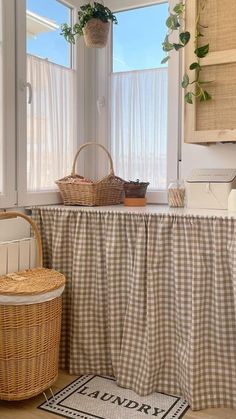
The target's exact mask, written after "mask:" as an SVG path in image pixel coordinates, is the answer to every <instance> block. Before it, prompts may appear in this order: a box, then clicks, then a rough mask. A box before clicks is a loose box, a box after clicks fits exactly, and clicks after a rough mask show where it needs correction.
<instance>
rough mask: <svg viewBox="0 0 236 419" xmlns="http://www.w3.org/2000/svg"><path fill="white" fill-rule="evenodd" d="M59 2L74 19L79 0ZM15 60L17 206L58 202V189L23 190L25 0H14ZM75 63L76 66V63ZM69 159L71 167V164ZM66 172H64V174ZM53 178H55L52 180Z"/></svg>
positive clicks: (80, 79) (79, 56)
mask: <svg viewBox="0 0 236 419" xmlns="http://www.w3.org/2000/svg"><path fill="white" fill-rule="evenodd" d="M60 2H61V3H62V4H64V5H66V6H69V7H71V8H73V10H72V21H73V22H75V21H76V17H77V11H78V9H79V7H80V5H81V4H82V1H80V0H69V1H62V0H60ZM16 16H17V18H16V22H17V23H16V34H17V36H16V39H17V45H16V62H17V194H18V206H28V205H44V204H57V203H61V202H62V200H61V196H60V194H59V192H58V191H57V190H56V189H57V188H56V186H55V191H39V192H29V191H27V141H26V138H27V102H26V96H27V87H26V83H27V80H26V74H27V73H26V71H27V67H26V0H17V1H16ZM84 53H85V49H84V43H83V39H82V40H78V42H76V45H75V47H74V51H73V59H72V61H73V66H74V68H75V69H76V70H78V71H77V91H78V96H77V97H78V100H77V109H78V127H79V129H78V137H77V140H78V146H79V144H81V143H82V142H83V139H84ZM78 62H79V66H78ZM72 163H73V162H71V166H72ZM68 174H69V173H65V175H68ZM55 180H56V179H55Z"/></svg>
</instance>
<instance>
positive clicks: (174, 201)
mask: <svg viewBox="0 0 236 419" xmlns="http://www.w3.org/2000/svg"><path fill="white" fill-rule="evenodd" d="M168 204H169V207H184V205H185V186H184V181H182V180H174V181H172V182H171V183H170V184H169V186H168Z"/></svg>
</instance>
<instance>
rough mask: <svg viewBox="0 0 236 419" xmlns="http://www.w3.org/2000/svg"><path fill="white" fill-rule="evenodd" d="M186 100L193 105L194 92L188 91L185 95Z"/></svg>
mask: <svg viewBox="0 0 236 419" xmlns="http://www.w3.org/2000/svg"><path fill="white" fill-rule="evenodd" d="M184 100H185V102H187V103H190V105H192V104H193V94H192V92H188V93H186V95H185V96H184Z"/></svg>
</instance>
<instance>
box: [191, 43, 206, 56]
mask: <svg viewBox="0 0 236 419" xmlns="http://www.w3.org/2000/svg"><path fill="white" fill-rule="evenodd" d="M208 52H209V44H206V45H203V46H202V47H199V48H196V49H195V51H194V53H195V54H196V56H197V57H198V58H204V57H205V56H206V55H207V54H208Z"/></svg>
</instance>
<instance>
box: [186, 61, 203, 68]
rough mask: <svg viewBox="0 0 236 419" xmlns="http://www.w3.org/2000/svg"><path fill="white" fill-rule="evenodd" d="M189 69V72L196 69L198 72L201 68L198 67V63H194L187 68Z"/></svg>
mask: <svg viewBox="0 0 236 419" xmlns="http://www.w3.org/2000/svg"><path fill="white" fill-rule="evenodd" d="M189 69H190V70H196V69H198V70H200V69H201V66H200V64H199V63H197V62H195V63H192V64H191V65H190V66H189Z"/></svg>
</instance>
